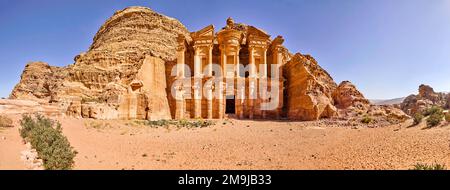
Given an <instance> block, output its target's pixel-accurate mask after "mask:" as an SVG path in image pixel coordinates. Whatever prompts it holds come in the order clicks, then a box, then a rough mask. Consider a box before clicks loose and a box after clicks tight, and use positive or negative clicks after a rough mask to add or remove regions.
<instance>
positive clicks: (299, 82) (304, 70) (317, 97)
mask: <svg viewBox="0 0 450 190" xmlns="http://www.w3.org/2000/svg"><path fill="white" fill-rule="evenodd" d="M284 73H285V77H286V80H287V81H288V85H287V86H286V88H287V94H286V96H287V116H288V118H289V119H295V120H317V119H320V118H330V117H334V116H337V109H336V107H335V106H334V102H333V98H332V93H333V91H334V90H335V89H336V83H335V82H334V81H333V79H332V78H331V76H330V75H329V74H328V73H327V72H326V71H325V70H324V69H322V68H321V67H320V66H319V65H318V64H317V62H316V60H315V59H314V58H312V57H311V56H309V55H302V54H300V53H297V54H295V55H294V56H293V57H292V59H291V60H290V61H288V62H287V64H286V65H285V67H284Z"/></svg>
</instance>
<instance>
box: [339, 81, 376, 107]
mask: <svg viewBox="0 0 450 190" xmlns="http://www.w3.org/2000/svg"><path fill="white" fill-rule="evenodd" d="M332 96H333V100H334V103H335V106H336V107H337V108H338V109H340V110H342V112H341V113H342V114H345V115H354V114H357V113H362V112H367V110H368V109H369V108H370V101H369V100H367V99H366V98H365V97H364V95H363V94H362V93H361V92H359V91H358V90H357V89H356V86H355V85H353V84H352V83H351V82H349V81H343V82H342V83H341V84H339V86H338V87H337V88H336V90H334V92H333V94H332Z"/></svg>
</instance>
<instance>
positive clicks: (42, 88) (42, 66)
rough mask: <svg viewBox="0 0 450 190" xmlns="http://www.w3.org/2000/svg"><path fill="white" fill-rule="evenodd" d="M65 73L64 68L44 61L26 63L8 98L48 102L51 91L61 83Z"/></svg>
mask: <svg viewBox="0 0 450 190" xmlns="http://www.w3.org/2000/svg"><path fill="white" fill-rule="evenodd" d="M66 74H67V72H66V70H65V69H64V68H59V67H52V66H49V65H48V64H47V63H44V62H31V63H28V64H27V65H26V66H25V70H24V71H23V73H22V76H21V80H20V82H19V84H17V85H16V86H15V88H14V90H13V91H12V93H11V95H10V98H13V99H33V100H41V101H47V102H48V101H49V100H50V97H51V94H52V92H53V91H55V89H57V88H58V87H59V86H60V85H61V83H62V81H63V79H64V77H65V75H66Z"/></svg>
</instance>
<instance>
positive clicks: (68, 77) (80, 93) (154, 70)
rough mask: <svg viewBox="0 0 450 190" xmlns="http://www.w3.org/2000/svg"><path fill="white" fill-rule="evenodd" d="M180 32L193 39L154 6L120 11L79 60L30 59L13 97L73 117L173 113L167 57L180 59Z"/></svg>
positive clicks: (143, 116)
mask: <svg viewBox="0 0 450 190" xmlns="http://www.w3.org/2000/svg"><path fill="white" fill-rule="evenodd" d="M180 34H181V35H186V37H187V38H189V32H188V30H187V29H186V27H184V26H183V25H182V24H181V23H180V22H179V21H178V20H176V19H173V18H170V17H167V16H164V15H161V14H158V13H156V12H154V11H152V10H150V9H149V8H144V7H130V8H126V9H124V10H122V11H118V12H116V13H115V14H114V15H113V16H112V17H111V18H110V19H108V21H106V23H105V24H104V25H103V26H102V27H101V28H100V30H99V31H98V32H97V34H96V35H95V37H94V42H93V44H92V45H91V47H90V48H89V51H88V52H86V53H82V54H80V55H78V56H76V57H75V60H74V61H75V63H74V64H72V65H69V66H67V67H64V68H58V67H50V66H48V64H46V63H42V62H36V63H30V64H28V65H27V67H26V68H25V71H24V73H23V74H22V80H21V81H20V83H19V84H18V85H17V86H16V87H15V88H14V90H13V92H12V93H11V96H10V98H13V99H38V100H40V101H47V102H51V103H54V104H58V105H59V106H61V107H63V108H64V109H65V110H67V112H66V114H67V115H69V116H73V117H89V118H96V119H112V118H122V119H135V118H136V119H162V118H170V112H169V107H168V102H167V99H166V93H165V92H166V89H165V88H166V84H165V74H164V72H165V61H171V60H174V59H175V53H176V45H177V41H176V37H177V36H178V35H180ZM144 70H145V74H143V72H144ZM149 71H150V72H149Z"/></svg>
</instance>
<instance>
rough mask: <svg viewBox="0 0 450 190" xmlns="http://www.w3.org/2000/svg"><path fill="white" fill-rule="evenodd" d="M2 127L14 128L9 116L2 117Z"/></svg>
mask: <svg viewBox="0 0 450 190" xmlns="http://www.w3.org/2000/svg"><path fill="white" fill-rule="evenodd" d="M0 127H13V121H12V119H10V118H9V117H7V116H4V115H0Z"/></svg>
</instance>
